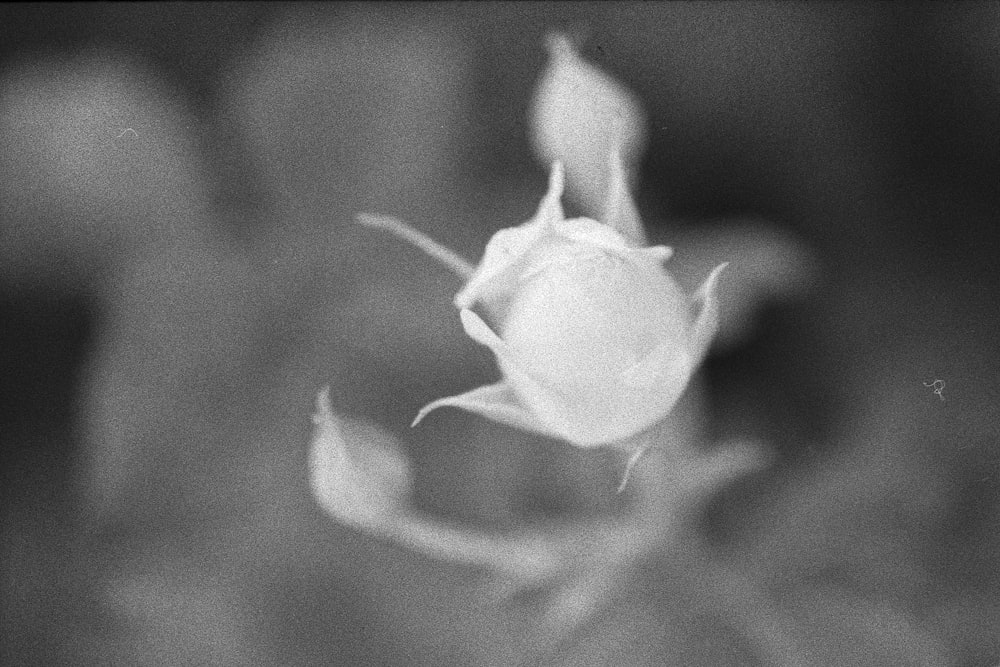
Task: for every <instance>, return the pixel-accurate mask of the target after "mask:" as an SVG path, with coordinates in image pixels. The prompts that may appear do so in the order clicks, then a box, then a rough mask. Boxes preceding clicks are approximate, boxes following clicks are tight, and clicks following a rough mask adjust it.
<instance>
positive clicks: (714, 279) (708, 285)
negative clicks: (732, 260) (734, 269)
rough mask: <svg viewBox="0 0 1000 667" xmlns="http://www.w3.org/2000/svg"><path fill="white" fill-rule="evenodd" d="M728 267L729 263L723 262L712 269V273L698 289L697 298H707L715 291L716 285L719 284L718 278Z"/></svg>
mask: <svg viewBox="0 0 1000 667" xmlns="http://www.w3.org/2000/svg"><path fill="white" fill-rule="evenodd" d="M728 266H729V262H723V263H722V264H719V265H718V266H717V267H715V268H714V269H712V272H711V273H709V274H708V278H706V279H705V282H704V283H702V286H701V287H700V288H699V289H698V293H699V296H702V297H704V296H707V295H708V294H711V293H712V292H713V291H714V290H715V286H716V283H718V282H719V276H721V275H722V272H723V271H725V270H726V268H727V267H728Z"/></svg>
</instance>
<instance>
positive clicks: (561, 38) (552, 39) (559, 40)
mask: <svg viewBox="0 0 1000 667" xmlns="http://www.w3.org/2000/svg"><path fill="white" fill-rule="evenodd" d="M545 50H546V51H548V52H549V56H550V57H552V58H556V57H559V56H565V55H573V54H574V53H575V49H574V48H573V42H572V41H571V40H570V38H569V37H567V36H566V34H565V33H562V32H558V31H554V32H550V33H548V34H547V35H545Z"/></svg>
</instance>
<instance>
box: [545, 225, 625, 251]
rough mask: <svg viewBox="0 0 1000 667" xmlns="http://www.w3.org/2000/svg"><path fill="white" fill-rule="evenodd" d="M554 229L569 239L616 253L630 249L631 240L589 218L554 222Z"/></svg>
mask: <svg viewBox="0 0 1000 667" xmlns="http://www.w3.org/2000/svg"><path fill="white" fill-rule="evenodd" d="M555 231H556V233H557V234H559V235H560V236H562V237H564V238H567V239H569V240H571V241H576V242H579V243H586V244H589V245H594V246H598V247H600V248H605V249H607V250H611V251H613V252H616V253H618V254H623V253H625V252H626V251H629V250H632V247H631V242H630V241H629V240H628V239H626V238H625V237H624V236H622V235H621V234H620V233H618V232H617V231H616V230H614V229H612V228H611V227H608V226H607V225H604V224H601V223H600V222H598V221H597V220H591V219H590V218H573V219H572V220H563V221H561V222H558V223H556V225H555Z"/></svg>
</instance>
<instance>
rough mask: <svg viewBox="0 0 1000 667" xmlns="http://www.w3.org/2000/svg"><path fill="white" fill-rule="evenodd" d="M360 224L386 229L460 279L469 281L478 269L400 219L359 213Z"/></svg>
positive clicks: (357, 218) (357, 217)
mask: <svg viewBox="0 0 1000 667" xmlns="http://www.w3.org/2000/svg"><path fill="white" fill-rule="evenodd" d="M355 219H356V220H357V222H358V224H361V225H364V226H365V227H373V228H375V229H384V230H386V231H388V232H391V233H393V234H395V235H396V236H398V237H399V238H401V239H403V240H404V241H407V242H408V243H410V244H412V245H414V246H416V247H417V248H420V249H421V250H423V251H424V252H425V253H427V254H428V255H430V256H431V257H433V258H434V259H436V260H437V261H439V262H441V263H442V264H444V265H445V266H446V267H448V268H449V269H451V271H452V272H453V273H456V274H458V276H459V277H460V278H463V279H464V280H468V279H469V278H471V277H472V273H473V272H474V271H475V270H476V267H475V266H473V265H472V264H471V263H469V262H468V261H467V260H466V259H465V258H464V257H462V256H461V255H459V254H457V253H456V252H454V251H453V250H451V249H449V248H446V247H444V246H443V245H441V244H440V243H438V242H437V241H435V240H434V239H432V238H431V237H429V236H427V235H426V234H424V233H423V232H421V231H419V230H417V229H414V228H413V227H411V226H410V225H408V224H406V223H405V222H403V221H402V220H400V219H399V218H394V217H392V216H390V215H375V214H371V213H359V214H358V215H357V216H356V218H355Z"/></svg>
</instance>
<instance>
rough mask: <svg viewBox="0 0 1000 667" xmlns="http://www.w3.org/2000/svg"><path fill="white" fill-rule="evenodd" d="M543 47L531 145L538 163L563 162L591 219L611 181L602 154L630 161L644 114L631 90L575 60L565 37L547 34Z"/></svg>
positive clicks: (639, 143) (572, 190) (641, 138)
mask: <svg viewBox="0 0 1000 667" xmlns="http://www.w3.org/2000/svg"><path fill="white" fill-rule="evenodd" d="M548 48H549V54H550V57H549V64H548V67H547V69H546V71H545V74H544V75H543V76H542V79H541V81H540V82H539V85H538V89H537V91H536V93H535V99H534V102H533V104H532V117H531V128H532V133H533V145H534V148H535V151H536V153H537V155H538V156H539V157H540V158H541V159H542V161H543V162H545V163H551V162H554V161H556V160H558V161H561V162H563V164H564V165H565V167H566V185H567V192H568V194H569V195H570V197H572V198H573V199H574V201H576V202H578V203H579V204H580V205H581V206H582V207H583V210H584V213H585V214H586V215H587V216H588V217H591V218H597V217H598V216H600V214H601V213H602V212H603V209H604V203H605V201H606V200H607V190H608V185H609V183H610V182H611V178H610V172H609V169H608V156H609V155H610V154H611V152H612V151H614V150H617V151H619V152H620V154H621V157H622V160H623V161H624V162H625V164H626V165H628V164H632V163H634V162H635V160H636V158H637V156H638V155H639V154H640V153H641V151H642V150H643V148H644V144H645V134H646V130H645V114H644V113H643V111H642V107H641V105H640V104H639V101H638V99H637V98H636V97H635V95H633V94H632V93H631V92H630V91H629V90H628V89H626V88H625V87H624V86H622V85H621V84H620V83H618V82H617V81H615V80H614V79H613V78H612V77H610V76H608V75H607V74H605V73H604V72H602V71H600V70H599V69H597V68H596V67H594V66H593V65H591V64H590V63H587V62H585V61H583V60H582V59H580V57H579V56H578V55H577V53H576V50H575V49H574V48H573V46H572V44H571V43H570V41H569V40H568V39H567V38H566V37H564V36H562V35H553V36H551V37H550V38H549V40H548Z"/></svg>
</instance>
